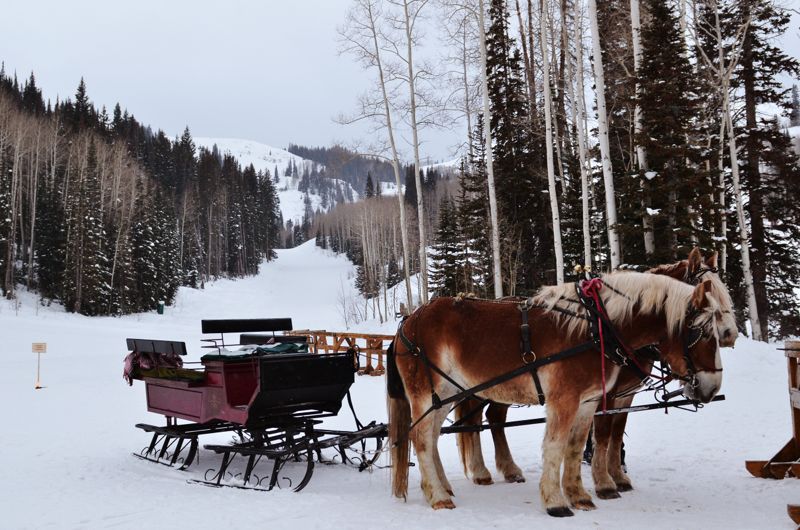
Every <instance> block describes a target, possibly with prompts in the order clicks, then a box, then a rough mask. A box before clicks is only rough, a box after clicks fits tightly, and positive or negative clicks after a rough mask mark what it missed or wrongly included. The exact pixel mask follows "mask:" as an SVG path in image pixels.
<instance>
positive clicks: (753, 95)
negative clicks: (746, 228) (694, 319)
mask: <svg viewBox="0 0 800 530" xmlns="http://www.w3.org/2000/svg"><path fill="white" fill-rule="evenodd" d="M736 9H737V12H736V15H735V18H734V21H742V20H746V19H749V21H750V23H749V25H748V29H747V32H746V34H745V37H744V40H743V44H742V56H741V60H740V66H739V69H738V70H737V71H736V73H735V75H734V77H733V79H732V81H733V86H734V87H738V88H741V89H743V93H744V123H743V124H742V125H743V127H742V128H741V130H738V131H737V135H739V136H740V137H741V136H743V137H744V138H743V140H744V141H743V142H742V144H743V156H742V159H743V161H744V162H745V163H744V164H743V166H742V177H743V186H744V188H745V189H746V191H747V196H748V204H747V208H748V210H749V213H750V225H751V226H750V228H751V230H750V235H751V261H752V274H753V285H754V288H755V297H756V305H757V308H758V315H759V320H760V324H761V335H762V337H767V336H768V332H769V330H770V326H771V321H772V320H773V319H774V317H775V316H776V313H775V310H776V308H774V307H773V306H772V300H771V299H770V292H769V290H770V288H771V287H772V286H779V285H782V284H783V282H784V278H787V277H794V276H795V275H796V273H795V272H794V271H795V269H796V268H797V267H800V262H798V259H797V258H798V257H800V256H797V255H796V254H795V256H794V257H793V256H792V255H791V254H790V255H785V253H784V252H779V250H780V248H779V246H778V245H777V244H776V243H775V241H774V234H775V233H773V234H771V233H770V232H771V231H772V227H771V226H770V224H771V223H770V217H771V215H772V214H773V212H776V211H781V210H783V212H782V213H783V214H784V215H789V216H791V217H794V215H793V214H792V210H796V209H797V208H800V206H797V205H795V206H794V207H791V206H790V205H785V207H781V208H777V207H773V206H772V204H771V202H772V193H771V192H772V189H773V188H777V189H779V190H786V189H791V187H792V186H793V183H792V181H791V179H793V178H795V177H794V175H796V173H795V171H796V166H795V167H792V161H793V159H794V156H792V154H791V153H788V152H787V142H786V140H785V138H784V137H783V135H782V133H781V132H780V130H779V128H777V127H776V126H775V124H774V122H772V120H770V119H759V118H758V114H757V107H758V106H759V105H765V104H773V105H777V106H779V107H782V108H784V109H785V108H787V107H788V106H789V102H788V101H787V99H788V98H787V96H788V90H786V89H784V87H783V85H782V83H781V81H780V76H781V75H783V74H787V73H788V74H789V75H792V76H797V75H800V64H799V63H798V61H797V60H796V59H794V58H792V57H790V56H789V55H787V54H786V53H785V52H784V51H783V50H781V49H780V48H778V47H777V46H776V44H775V37H777V36H778V35H781V34H783V33H784V32H785V31H786V27H787V26H788V24H789V21H790V13H789V11H788V10H786V9H784V8H782V7H780V6H778V5H777V4H776V3H775V2H773V1H771V0H743V1H741V2H737V3H736ZM767 146H768V147H767ZM785 178H788V179H790V180H789V181H784V180H783V179H785ZM787 210H788V211H787ZM791 217H790V218H791ZM776 233H780V231H777V232H776ZM773 253H777V254H784V256H783V257H782V259H777V257H778V256H777V255H775V256H771V254H773ZM777 288H778V289H780V288H783V287H777ZM795 307H796V306H795ZM786 310H788V311H791V310H790V309H787V308H785V307H784V308H783V309H780V310H778V311H779V313H778V314H780V311H786Z"/></svg>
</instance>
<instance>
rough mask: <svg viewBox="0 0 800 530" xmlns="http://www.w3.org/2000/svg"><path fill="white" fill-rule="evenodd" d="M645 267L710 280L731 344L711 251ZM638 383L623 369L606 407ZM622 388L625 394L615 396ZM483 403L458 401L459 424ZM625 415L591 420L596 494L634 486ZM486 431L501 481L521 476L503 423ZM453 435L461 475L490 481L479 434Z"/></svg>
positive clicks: (501, 417)
mask: <svg viewBox="0 0 800 530" xmlns="http://www.w3.org/2000/svg"><path fill="white" fill-rule="evenodd" d="M647 272H648V273H650V274H661V275H665V276H669V277H671V278H674V279H676V280H680V281H682V282H684V283H687V284H689V285H696V284H697V283H698V282H699V281H700V280H701V279H708V280H711V286H712V289H711V295H712V296H713V297H714V298H715V299H716V300H717V302H718V303H719V305H720V309H721V311H720V313H719V315H718V317H717V328H718V330H719V342H720V346H721V347H732V346H733V345H734V343H735V342H736V338H737V337H738V329H737V326H736V320H735V318H734V315H733V304H732V301H731V297H730V294H729V293H728V290H727V288H726V287H725V285H724V284H723V283H722V280H721V279H720V277H719V275H718V274H717V253H716V252H714V253H712V254H711V255H710V256H708V257H707V258H703V255H702V253H701V252H700V250H699V249H698V248H697V247H695V248H694V249H692V251H691V252H690V253H689V256H688V258H687V259H684V260H681V261H678V262H677V263H673V264H670V265H660V266H658V267H655V268H652V269H650V270H648V271H647ZM639 360H640V363H641V364H642V367H643V368H644V369H646V370H648V371H649V370H650V369H651V367H652V364H653V359H652V358H640V359H639ZM640 387H641V381H640V380H639V378H638V377H637V375H636V374H635V373H634V372H632V371H630V370H623V371H622V373H621V374H620V376H619V378H618V380H617V384H616V385H615V387H614V388H612V389H610V390H609V394H610V403H611V404H610V406H611V408H626V407H630V406H631V403H632V402H633V399H634V396H635V392H636V391H637V390H639V388H640ZM622 393H624V394H625V395H621V396H617V394H622ZM484 405H485V404H484V403H483V402H481V401H479V400H465V401H463V402H461V403H459V404H458V405H457V406H456V407H455V410H454V412H455V418H456V421H458V422H459V423H461V424H463V425H480V423H481V412H482V409H483V407H484ZM598 407H599V406H598ZM507 415H508V405H505V404H502V403H489V406H488V408H487V409H486V419H487V421H488V422H489V423H490V424H503V423H505V422H506V418H507ZM627 420H628V414H627V413H621V414H614V415H609V416H598V417H596V418H595V421H594V437H593V438H594V455H593V458H592V478H593V479H594V483H595V491H596V493H597V496H598V497H599V498H601V499H615V498H619V497H620V495H619V492H620V491H630V490H632V489H633V485H632V483H631V480H630V478H629V477H628V475H627V474H626V473H625V470H624V468H623V465H622V459H621V453H622V439H623V435H624V432H625V425H626V423H627ZM491 433H492V441H493V442H494V447H495V465H496V467H497V470H498V471H499V472H500V473H501V474H502V475H503V477H504V478H505V480H506V482H525V477H524V475H523V474H522V470H521V469H520V467H519V466H518V465H517V464H516V463H515V462H514V459H513V458H512V456H511V451H510V450H509V447H508V441H507V440H506V436H505V430H504V429H503V427H493V428H492V429H491ZM456 441H457V444H458V448H459V454H460V455H461V461H462V464H463V467H464V473H465V475H467V477H470V478H472V481H473V482H474V483H475V484H479V485H489V484H492V483H493V481H492V475H491V473H490V472H489V470H488V469H487V467H486V464H485V463H484V460H483V455H482V453H481V446H480V435H479V434H478V433H476V432H460V433H458V434H457V435H456Z"/></svg>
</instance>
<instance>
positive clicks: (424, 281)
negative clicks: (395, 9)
mask: <svg viewBox="0 0 800 530" xmlns="http://www.w3.org/2000/svg"><path fill="white" fill-rule="evenodd" d="M423 5H424V4H423ZM421 8H422V5H420V6H419V7H418V9H417V10H416V12H415V13H414V16H413V19H412V17H410V16H409V13H408V0H403V20H404V23H405V24H404V25H405V33H406V54H407V58H406V65H407V67H408V97H409V104H410V106H411V138H412V146H413V148H414V181H415V182H416V185H417V226H418V227H419V283H420V290H421V295H422V299H421V303H423V304H426V303H428V255H427V249H426V246H427V241H428V240H427V237H426V234H425V197H424V193H423V188H422V175H420V163H419V127H418V125H417V87H416V77H415V75H414V51H413V48H414V47H413V45H412V44H413V40H412V39H413V34H412V32H413V24H414V22H416V17H417V15H418V14H419V10H420V9H421Z"/></svg>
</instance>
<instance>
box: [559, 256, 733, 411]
mask: <svg viewBox="0 0 800 530" xmlns="http://www.w3.org/2000/svg"><path fill="white" fill-rule="evenodd" d="M716 270H717V269H715V268H706V269H701V270H699V271H697V272H695V273H694V274H693V275H692V276H691V280H693V281H692V282H691V283H692V284H694V285H696V284H699V283H700V278H702V276H703V275H704V274H706V273H707V272H716ZM687 280H689V278H687ZM686 283H690V281H687V282H686ZM604 287H605V288H608V289H609V290H610V291H612V292H613V293H615V294H619V295H621V296H625V295H624V294H623V293H620V292H619V291H617V290H616V289H612V288H611V286H609V285H605V284H604V283H603V281H602V279H601V278H599V277H594V278H591V279H588V280H582V281H579V282H577V283H576V289H575V290H576V292H577V294H578V298H579V300H580V301H581V303H582V304H583V306H584V307H585V308H586V311H587V314H588V315H589V323H590V330H591V335H592V340H593V341H594V342H595V343H596V344H597V345H598V349H600V351H601V355H602V357H601V358H602V360H603V362H602V363H601V370H602V371H603V374H605V363H604V361H605V359H606V358H608V359H609V360H610V361H611V362H613V363H614V364H616V365H618V366H627V367H629V368H630V369H632V370H633V371H634V372H635V373H636V375H637V376H638V377H639V378H640V379H641V381H642V383H643V384H644V385H645V386H648V387H650V388H653V386H654V385H653V381H652V378H655V379H657V380H659V381H661V382H662V383H663V384H666V383H667V382H669V381H670V380H673V379H675V380H679V381H683V382H684V383H685V384H687V385H689V386H691V387H692V388H693V389H694V388H697V387H698V385H699V381H698V380H697V374H698V373H701V372H721V371H722V368H716V367H714V368H701V369H698V368H697V364H696V363H695V362H694V359H693V358H692V355H691V350H692V348H694V347H695V346H696V345H697V344H698V343H699V342H700V341H701V340H702V339H703V338H707V337H709V333H708V332H707V331H706V326H705V325H697V324H696V321H697V319H698V317H699V316H701V315H702V313H703V311H702V310H700V309H697V308H696V307H694V306H693V305H692V303H691V301H690V302H689V306H688V307H687V308H686V318H685V322H688V324H687V325H686V328H687V331H688V332H687V333H685V334H684V335H683V344H682V346H683V359H684V362H685V364H686V373H685V374H683V375H680V374H677V373H676V372H674V371H673V370H672V369H671V368H670V367H669V363H668V362H667V361H666V359H665V358H664V355H663V353H662V352H661V350H660V349H659V348H658V345H657V344H656V345H650V349H651V350H655V351H656V352H657V353H658V357H659V360H660V362H661V365H662V368H661V369H660V372H661V376H655V375H654V374H652V373H651V374H647V373H645V371H644V370H643V368H642V367H641V365H640V364H639V362H638V361H637V359H636V353H637V352H639V351H640V350H642V349H643V348H639V349H638V350H635V351H634V350H633V349H631V348H630V347H628V346H627V345H626V344H625V343H624V341H622V339H621V338H620V336H619V334H618V333H617V332H616V330H615V329H614V327H613V326H612V324H611V322H610V320H609V319H608V315H607V313H606V311H605V307H604V304H603V301H602V298H601V297H600V295H599V292H600V289H602V288H604ZM626 298H627V296H626ZM605 394H606V390H605V378H603V396H604V397H605ZM604 408H605V405H604Z"/></svg>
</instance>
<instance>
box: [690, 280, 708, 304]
mask: <svg viewBox="0 0 800 530" xmlns="http://www.w3.org/2000/svg"><path fill="white" fill-rule="evenodd" d="M709 291H711V280H706V281H704V282H701V283H700V284H699V285H698V286H697V287H695V288H694V292H693V293H692V305H693V306H694V307H695V308H696V309H703V308H705V307H706V306H707V305H708V298H706V293H707V292H709Z"/></svg>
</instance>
